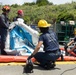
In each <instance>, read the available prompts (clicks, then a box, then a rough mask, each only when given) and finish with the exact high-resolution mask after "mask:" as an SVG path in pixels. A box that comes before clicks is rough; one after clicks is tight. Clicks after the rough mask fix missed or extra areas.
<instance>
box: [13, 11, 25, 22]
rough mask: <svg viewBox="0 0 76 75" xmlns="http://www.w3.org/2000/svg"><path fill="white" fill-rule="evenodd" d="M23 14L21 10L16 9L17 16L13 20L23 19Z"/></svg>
mask: <svg viewBox="0 0 76 75" xmlns="http://www.w3.org/2000/svg"><path fill="white" fill-rule="evenodd" d="M23 15H24V13H23V10H18V11H17V16H16V17H14V18H13V21H17V19H18V18H21V19H23Z"/></svg>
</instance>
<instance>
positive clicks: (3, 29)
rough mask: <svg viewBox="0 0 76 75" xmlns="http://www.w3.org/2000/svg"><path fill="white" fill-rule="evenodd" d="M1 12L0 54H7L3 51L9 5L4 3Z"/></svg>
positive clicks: (7, 27) (7, 26)
mask: <svg viewBox="0 0 76 75" xmlns="http://www.w3.org/2000/svg"><path fill="white" fill-rule="evenodd" d="M2 11H3V12H2V14H1V15H0V36H1V46H0V48H1V54H2V55H7V53H6V52H5V51H4V49H5V42H6V37H7V33H8V29H9V25H10V24H9V18H8V14H9V12H10V7H9V6H8V5H5V6H4V7H3V8H2Z"/></svg>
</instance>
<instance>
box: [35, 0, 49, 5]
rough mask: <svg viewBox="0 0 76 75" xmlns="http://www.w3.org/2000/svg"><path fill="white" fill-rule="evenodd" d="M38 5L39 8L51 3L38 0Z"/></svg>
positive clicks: (45, 0) (46, 0)
mask: <svg viewBox="0 0 76 75" xmlns="http://www.w3.org/2000/svg"><path fill="white" fill-rule="evenodd" d="M36 4H37V5H38V6H43V5H48V4H49V1H48V0H37V1H36Z"/></svg>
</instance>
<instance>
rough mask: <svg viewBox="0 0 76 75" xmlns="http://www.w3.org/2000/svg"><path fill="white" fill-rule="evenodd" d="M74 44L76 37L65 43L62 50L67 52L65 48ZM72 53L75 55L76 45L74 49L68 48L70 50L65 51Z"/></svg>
mask: <svg viewBox="0 0 76 75" xmlns="http://www.w3.org/2000/svg"><path fill="white" fill-rule="evenodd" d="M75 42H76V36H75V37H74V39H72V40H71V41H70V42H69V43H67V44H66V45H65V46H64V49H65V50H67V48H68V47H69V46H70V45H71V44H73V43H75ZM68 51H69V52H74V53H75V54H76V44H75V45H74V47H72V48H70V50H67V52H68Z"/></svg>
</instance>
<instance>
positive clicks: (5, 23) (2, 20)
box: [0, 13, 9, 29]
mask: <svg viewBox="0 0 76 75" xmlns="http://www.w3.org/2000/svg"><path fill="white" fill-rule="evenodd" d="M8 27H9V19H8V17H7V16H6V15H5V14H4V13H2V14H1V15H0V28H5V29H8Z"/></svg>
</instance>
